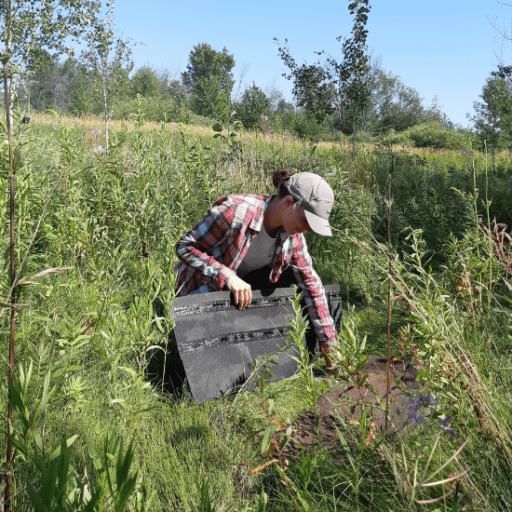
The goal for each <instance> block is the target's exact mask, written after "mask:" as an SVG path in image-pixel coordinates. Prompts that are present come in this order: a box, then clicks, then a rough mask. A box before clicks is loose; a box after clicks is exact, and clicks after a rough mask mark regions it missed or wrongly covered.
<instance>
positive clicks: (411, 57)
mask: <svg viewBox="0 0 512 512" xmlns="http://www.w3.org/2000/svg"><path fill="white" fill-rule="evenodd" d="M505 1H507V0H505ZM370 4H371V5H372V9H371V11H370V14H369V21H368V25H367V28H368V47H369V49H370V51H371V52H372V53H373V55H375V56H380V57H381V63H382V67H383V68H384V69H386V70H388V71H391V72H392V73H393V74H395V75H398V76H400V77H401V78H402V80H403V82H404V83H405V84H406V85H408V86H410V87H414V88H415V89H416V90H418V92H419V93H420V95H421V97H422V98H424V103H425V104H426V105H429V104H430V103H431V101H432V100H433V98H434V97H435V96H437V99H438V102H439V104H440V105H442V107H443V110H444V111H445V112H446V113H447V114H448V116H449V117H450V118H451V119H452V120H453V121H454V122H456V123H460V124H462V125H463V126H467V125H468V120H467V118H466V114H467V113H472V111H473V102H474V101H476V100H478V96H479V94H480V93H481V90H482V86H483V84H484V82H485V79H486V78H487V77H488V76H489V73H490V72H491V71H492V70H494V69H495V68H496V66H497V63H498V59H497V57H496V53H500V52H501V51H503V59H504V60H505V61H506V62H507V63H508V64H512V59H508V58H509V57H510V56H511V55H512V51H511V50H512V42H509V43H508V44H505V45H502V44H501V43H500V41H499V40H497V38H496V36H497V33H496V31H495V30H494V28H493V27H492V26H491V21H494V20H495V19H497V22H498V24H499V25H500V26H502V27H505V28H507V27H510V26H511V20H512V7H507V6H503V5H498V3H497V2H496V1H495V0H444V1H441V0H430V1H429V2H426V1H421V2H420V1H418V0H385V1H384V0H380V1H379V0H373V2H372V0H370ZM347 5H348V1H337V2H334V1H331V0H324V1H323V2H319V3H315V2H311V1H308V2H306V1H303V0H295V1H293V2H292V1H289V0H278V1H269V0H260V1H259V2H245V1H243V0H238V1H234V0H196V1H195V2H184V1H183V0H181V1H180V2H177V1H174V0H170V1H165V0H145V1H143V2H141V1H140V0H138V1H136V0H118V1H117V2H116V7H115V12H116V14H115V20H116V23H117V28H118V29H119V30H120V31H122V32H123V33H124V36H125V37H130V38H132V39H133V40H134V41H140V42H143V43H146V45H147V46H143V45H140V46H136V47H135V49H134V53H133V56H134V60H135V64H136V66H137V67H138V66H142V65H143V64H149V65H151V66H153V67H156V68H169V69H174V70H184V69H185V67H186V65H187V60H188V54H189V53H190V51H191V49H192V47H193V46H194V45H196V44H198V43H200V42H206V43H209V44H211V45H212V46H213V47H214V48H215V49H217V50H222V48H223V47H224V46H225V47H226V48H227V49H228V50H229V52H230V53H232V54H234V56H235V60H236V67H235V69H234V75H235V78H236V79H238V78H239V74H240V72H241V70H242V68H243V67H245V68H246V69H247V74H246V76H245V82H246V83H247V84H249V85H250V84H251V83H252V82H253V81H254V82H255V83H256V85H258V86H260V87H262V88H265V87H267V86H269V85H271V84H272V83H274V84H275V86H276V87H277V88H279V89H281V90H282V91H283V92H284V93H285V95H286V96H288V97H289V98H290V89H291V87H290V83H289V82H287V81H286V80H285V79H283V78H282V77H281V73H282V72H283V71H284V66H283V64H282V62H281V60H280V59H279V57H278V56H277V46H276V44H275V43H274V41H273V38H274V37H277V38H278V39H279V40H280V41H284V39H285V38H287V39H288V41H289V47H290V51H291V54H292V56H293V57H294V58H295V60H296V61H297V62H298V63H302V62H309V63H313V62H314V61H315V60H316V57H317V56H316V55H315V54H314V51H318V50H325V51H327V52H328V53H330V54H331V55H333V56H340V44H339V43H337V41H336V37H337V36H340V35H341V36H349V35H350V30H351V28H352V18H351V16H350V14H349V11H348V8H347ZM502 46H503V48H502ZM507 59H508V60H507ZM235 88H236V85H235Z"/></svg>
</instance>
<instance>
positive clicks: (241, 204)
mask: <svg viewBox="0 0 512 512" xmlns="http://www.w3.org/2000/svg"><path fill="white" fill-rule="evenodd" d="M273 183H274V186H275V187H276V188H277V192H278V193H277V195H272V196H257V195H249V194H240V195H232V196H225V197H221V198H220V199H218V200H217V201H216V202H215V204H214V205H213V206H212V208H210V210H208V212H207V213H206V215H205V216H204V218H203V220H201V221H200V222H199V223H198V224H196V226H194V227H193V228H192V229H191V230H190V231H188V233H186V234H185V235H183V236H182V237H181V238H180V240H179V241H178V245H177V248H176V255H177V257H178V258H179V260H180V263H179V264H178V266H177V273H178V287H179V295H181V296H183V295H190V294H194V293H205V292H209V291H219V290H222V289H228V290H231V292H232V293H233V295H234V300H235V304H236V305H237V306H238V308H239V309H245V308H247V307H248V306H249V304H250V303H251V301H252V290H253V289H261V288H265V287H267V288H268V287H270V286H274V287H275V286H287V285H289V284H290V282H293V281H295V282H296V283H297V284H298V285H299V287H300V289H301V291H302V293H303V295H304V301H305V303H306V306H307V311H308V315H309V321H310V325H312V326H313V328H314V334H315V335H316V339H317V341H318V346H319V349H320V351H321V352H323V353H324V355H325V361H326V364H327V368H328V370H330V371H332V370H331V369H332V368H333V367H334V364H333V363H332V361H331V360H330V358H329V356H328V354H329V352H330V347H331V345H332V344H335V343H336V327H335V324H334V321H333V319H332V317H331V315H330V313H329V305H328V303H327V298H326V296H325V292H324V288H323V285H322V282H321V280H320V278H319V277H318V274H317V273H316V272H315V270H314V269H313V265H312V261H311V256H310V255H309V253H308V250H307V246H306V240H305V238H304V235H303V234H302V233H303V232H306V233H311V231H314V232H316V233H318V234H320V235H324V236H331V235H332V232H331V228H330V226H329V221H328V219H329V214H330V213H331V209H332V205H333V202H334V193H333V191H332V189H331V187H330V186H329V185H328V184H327V182H326V181H325V180H324V179H323V178H321V177H320V176H318V175H317V174H313V173H310V172H301V173H293V172H292V171H288V170H286V169H278V170H277V171H275V173H274V176H273ZM340 314H341V313H340ZM337 320H339V318H337ZM338 325H339V323H338Z"/></svg>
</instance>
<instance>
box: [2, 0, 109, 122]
mask: <svg viewBox="0 0 512 512" xmlns="http://www.w3.org/2000/svg"><path fill="white" fill-rule="evenodd" d="M100 6H101V0H40V1H35V0H0V23H1V25H0V38H1V41H0V45H1V46H2V47H3V49H2V51H1V56H2V61H3V62H6V64H7V72H8V77H7V78H8V80H7V83H8V89H9V106H10V110H11V112H12V106H13V91H14V90H15V89H16V86H17V85H18V83H19V80H20V77H21V75H22V74H23V73H24V72H25V70H26V66H27V62H28V59H29V57H30V55H31V53H32V52H34V51H40V50H41V49H44V50H47V51H49V52H51V53H52V54H62V53H66V52H68V53H69V52H72V50H73V49H72V47H71V46H69V44H70V43H73V42H76V41H78V40H79V39H80V38H81V37H82V36H83V35H84V33H85V32H86V31H87V29H88V28H89V27H91V26H92V24H93V23H94V20H95V18H96V15H97V13H98V11H99V9H100ZM10 119H11V124H12V116H10Z"/></svg>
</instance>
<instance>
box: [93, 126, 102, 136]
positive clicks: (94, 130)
mask: <svg viewBox="0 0 512 512" xmlns="http://www.w3.org/2000/svg"><path fill="white" fill-rule="evenodd" d="M91 135H92V136H93V137H97V136H98V135H101V130H100V129H99V128H94V129H93V130H91Z"/></svg>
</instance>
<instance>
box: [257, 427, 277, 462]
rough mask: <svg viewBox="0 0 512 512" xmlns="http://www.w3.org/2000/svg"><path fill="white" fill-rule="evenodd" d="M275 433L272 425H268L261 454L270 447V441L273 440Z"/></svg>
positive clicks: (262, 442)
mask: <svg viewBox="0 0 512 512" xmlns="http://www.w3.org/2000/svg"><path fill="white" fill-rule="evenodd" d="M273 434H274V429H273V427H272V425H268V427H267V428H266V429H265V433H264V434H263V439H262V441H261V450H260V451H261V454H262V455H263V454H264V453H265V452H267V451H268V449H269V448H270V442H271V441H272V435H273Z"/></svg>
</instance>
